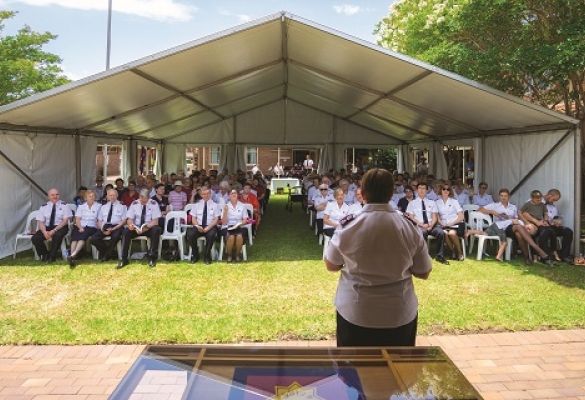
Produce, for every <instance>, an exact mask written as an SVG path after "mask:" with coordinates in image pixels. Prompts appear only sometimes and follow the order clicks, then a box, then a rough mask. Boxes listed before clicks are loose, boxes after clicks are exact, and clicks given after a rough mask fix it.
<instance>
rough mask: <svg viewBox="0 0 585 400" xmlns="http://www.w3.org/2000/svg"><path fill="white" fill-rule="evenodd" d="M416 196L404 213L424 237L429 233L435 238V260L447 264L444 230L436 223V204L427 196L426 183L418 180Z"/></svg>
mask: <svg viewBox="0 0 585 400" xmlns="http://www.w3.org/2000/svg"><path fill="white" fill-rule="evenodd" d="M417 195H418V196H417V197H416V199H414V200H413V201H411V202H410V203H409V204H408V207H407V208H406V214H407V215H408V216H409V217H410V218H411V219H412V220H413V221H414V222H415V223H416V225H417V226H418V228H419V229H420V231H421V233H422V234H423V237H424V239H425V240H426V239H427V237H428V236H429V235H432V236H434V237H435V238H436V239H437V243H438V245H437V246H438V247H437V256H436V257H435V260H437V261H438V262H440V263H442V264H447V265H448V264H449V261H447V259H445V232H444V231H443V229H442V228H441V227H440V226H439V225H438V224H437V222H438V214H437V205H436V204H435V202H434V201H431V200H429V199H428V198H427V184H426V183H423V182H420V183H419V184H418V186H417Z"/></svg>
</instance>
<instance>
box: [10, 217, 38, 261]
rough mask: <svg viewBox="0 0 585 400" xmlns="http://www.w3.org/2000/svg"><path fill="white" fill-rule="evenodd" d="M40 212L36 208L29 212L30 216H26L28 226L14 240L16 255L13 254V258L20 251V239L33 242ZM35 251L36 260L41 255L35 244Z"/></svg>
mask: <svg viewBox="0 0 585 400" xmlns="http://www.w3.org/2000/svg"><path fill="white" fill-rule="evenodd" d="M38 214H39V211H38V210H35V211H33V212H31V213H30V214H28V217H27V218H26V226H25V227H24V230H23V231H22V233H19V234H18V235H16V240H15V241H14V256H13V258H16V252H17V251H18V241H19V240H24V241H29V242H31V243H32V237H33V234H34V232H36V230H37V215H38ZM33 251H34V253H35V260H38V259H39V256H38V255H37V251H36V249H35V246H33Z"/></svg>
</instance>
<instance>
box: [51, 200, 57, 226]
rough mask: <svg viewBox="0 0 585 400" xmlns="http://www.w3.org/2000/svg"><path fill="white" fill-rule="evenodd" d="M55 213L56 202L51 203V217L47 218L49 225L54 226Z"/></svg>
mask: <svg viewBox="0 0 585 400" xmlns="http://www.w3.org/2000/svg"><path fill="white" fill-rule="evenodd" d="M56 215H57V203H53V209H52V210H51V219H49V226H50V227H53V226H55V216H56Z"/></svg>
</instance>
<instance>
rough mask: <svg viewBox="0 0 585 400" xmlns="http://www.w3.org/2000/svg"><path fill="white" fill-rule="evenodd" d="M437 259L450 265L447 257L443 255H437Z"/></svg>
mask: <svg viewBox="0 0 585 400" xmlns="http://www.w3.org/2000/svg"><path fill="white" fill-rule="evenodd" d="M435 260H437V261H438V262H440V263H441V264H445V265H449V261H447V259H446V258H445V257H443V256H437V257H435Z"/></svg>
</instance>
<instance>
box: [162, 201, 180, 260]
mask: <svg viewBox="0 0 585 400" xmlns="http://www.w3.org/2000/svg"><path fill="white" fill-rule="evenodd" d="M171 219H172V220H173V225H172V228H173V229H172V230H169V221H170V220H171ZM181 220H182V221H185V222H186V221H187V212H186V211H169V212H168V213H167V215H166V216H165V222H164V226H163V233H162V235H160V241H159V242H158V258H161V254H162V244H163V241H165V240H166V241H176V242H177V245H178V247H179V254H180V255H181V260H184V257H185V251H184V244H185V231H183V230H182V229H181Z"/></svg>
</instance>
